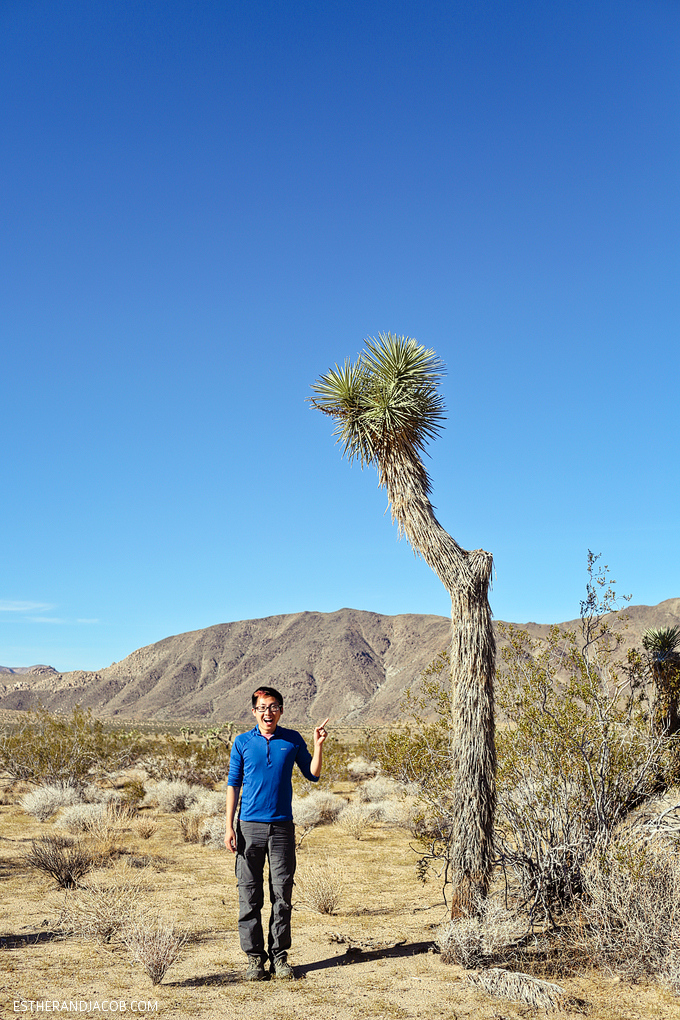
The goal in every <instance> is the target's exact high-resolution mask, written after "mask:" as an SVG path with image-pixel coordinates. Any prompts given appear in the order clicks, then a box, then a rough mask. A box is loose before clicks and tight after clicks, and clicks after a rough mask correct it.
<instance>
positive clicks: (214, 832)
mask: <svg viewBox="0 0 680 1020" xmlns="http://www.w3.org/2000/svg"><path fill="white" fill-rule="evenodd" d="M226 834H227V819H226V816H225V815H213V816H212V817H211V818H205V819H204V820H203V823H202V825H201V843H203V844H204V845H205V846H207V847H210V848H211V849H212V850H226V849H227V848H226V846H225V843H224V838H225V836H226Z"/></svg>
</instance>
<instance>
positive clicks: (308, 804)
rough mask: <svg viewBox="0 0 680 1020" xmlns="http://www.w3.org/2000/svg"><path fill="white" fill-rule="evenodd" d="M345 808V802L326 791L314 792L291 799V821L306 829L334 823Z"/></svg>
mask: <svg viewBox="0 0 680 1020" xmlns="http://www.w3.org/2000/svg"><path fill="white" fill-rule="evenodd" d="M346 807H347V801H346V800H344V798H343V797H338V796H337V795H336V794H334V793H329V792H328V791H327V790H314V791H313V792H312V793H309V794H307V796H306V797H293V820H294V822H295V824H296V825H299V826H301V827H302V828H308V827H310V826H314V825H328V824H331V823H332V822H334V821H335V820H336V819H337V818H338V816H339V815H340V813H341V812H342V811H343V810H344V808H346Z"/></svg>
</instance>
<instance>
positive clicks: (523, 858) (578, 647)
mask: <svg viewBox="0 0 680 1020" xmlns="http://www.w3.org/2000/svg"><path fill="white" fill-rule="evenodd" d="M596 559H597V558H596V557H593V556H592V554H591V556H590V558H589V582H588V585H587V598H586V600H585V601H584V602H583V603H582V607H581V634H580V637H578V638H577V635H576V634H574V633H568V632H562V631H560V630H559V628H557V627H553V628H551V630H550V633H549V635H548V637H547V639H546V641H545V642H544V643H543V644H542V645H538V644H537V643H536V642H533V641H531V640H530V638H529V636H528V634H527V633H526V632H525V631H522V630H520V629H517V628H513V627H510V628H508V629H507V630H506V635H507V637H508V642H509V643H508V646H507V647H506V648H505V649H504V650H503V666H504V668H503V669H502V670H501V672H500V675H499V683H498V701H499V704H500V706H501V708H502V709H503V711H504V714H505V717H506V719H507V720H508V722H509V724H510V725H509V726H508V727H506V728H504V729H502V730H500V731H499V733H498V734H497V753H498V812H497V819H496V844H497V848H498V851H499V855H500V862H501V864H502V867H503V868H504V870H505V874H506V879H508V880H509V889H510V891H511V892H512V894H513V895H514V896H516V897H517V898H518V900H519V901H520V902H521V903H523V905H524V906H526V907H527V908H528V909H529V910H530V911H531V913H532V914H533V915H534V916H541V915H546V916H548V917H550V918H553V917H554V916H555V914H556V913H560V912H563V911H564V910H566V909H568V908H569V906H570V905H571V904H572V903H573V902H574V901H575V900H577V899H580V898H581V897H582V896H583V892H584V885H583V882H584V878H583V869H584V867H585V864H586V862H587V861H588V860H589V859H590V858H591V856H592V854H593V852H594V850H595V849H596V848H598V847H601V846H606V845H607V844H608V842H609V841H610V840H611V839H612V838H613V835H614V833H615V831H616V829H617V827H618V826H620V824H621V823H622V822H623V820H624V819H626V817H627V816H628V815H629V814H630V813H631V812H632V811H633V810H634V809H635V808H636V807H637V806H638V805H639V804H640V803H642V801H644V800H645V798H647V797H649V796H650V795H652V794H653V793H655V792H657V791H658V790H659V789H660V788H662V787H663V786H664V785H665V783H666V782H667V777H669V776H670V774H671V769H672V764H673V744H674V738H668V737H666V736H665V735H659V734H657V733H656V732H655V729H654V725H653V721H652V713H651V710H650V706H649V704H648V701H647V699H646V694H645V691H644V689H643V688H641V687H640V686H639V685H638V684H636V682H635V680H636V677H635V675H632V674H631V673H630V671H628V670H627V669H626V664H625V663H622V662H621V660H620V658H619V657H617V654H616V652H617V648H618V644H619V638H618V637H617V635H616V634H615V633H614V632H613V631H612V629H611V623H610V620H611V616H609V618H607V615H608V614H612V613H613V612H615V611H616V602H615V593H614V590H613V587H612V586H611V584H609V582H608V580H607V568H606V567H605V568H602V569H601V570H598V569H596V566H595V563H596ZM603 588H604V589H606V590H605V591H604V592H601V589H603ZM558 671H561V675H562V676H564V675H566V680H565V681H564V682H561V683H560V682H558Z"/></svg>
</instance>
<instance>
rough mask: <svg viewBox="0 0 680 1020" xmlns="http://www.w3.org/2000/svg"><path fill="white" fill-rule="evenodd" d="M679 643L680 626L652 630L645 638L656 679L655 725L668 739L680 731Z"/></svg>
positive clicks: (644, 642) (645, 646)
mask: <svg viewBox="0 0 680 1020" xmlns="http://www.w3.org/2000/svg"><path fill="white" fill-rule="evenodd" d="M679 644H680V627H650V628H649V629H648V630H646V631H645V632H644V634H643V635H642V647H643V648H644V650H645V651H646V652H647V654H648V656H649V660H650V661H649V664H650V667H651V670H652V677H653V678H654V709H653V715H654V724H655V727H656V730H657V732H658V733H665V734H667V735H668V736H670V735H671V734H673V733H675V732H677V730H678V729H680V719H679V718H678V695H679V694H680V667H679V663H678V655H677V652H676V648H677V647H678V645H679Z"/></svg>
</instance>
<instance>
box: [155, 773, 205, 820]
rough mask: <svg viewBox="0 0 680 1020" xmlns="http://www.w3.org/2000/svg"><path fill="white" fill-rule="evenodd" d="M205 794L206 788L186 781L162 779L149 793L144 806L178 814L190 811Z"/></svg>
mask: <svg viewBox="0 0 680 1020" xmlns="http://www.w3.org/2000/svg"><path fill="white" fill-rule="evenodd" d="M204 792H205V788H204V787H202V786H198V785H195V784H191V783H187V782H186V781H185V780H184V779H161V780H159V782H157V783H156V784H155V786H153V787H151V789H150V790H149V791H148V793H147V794H146V796H145V798H144V800H143V801H142V805H143V806H144V807H149V806H151V805H153V804H155V805H156V806H157V807H158V808H159V810H160V811H164V812H166V813H167V814H177V813H178V812H180V811H188V810H189V808H190V807H191V806H192V805H193V804H195V803H196V801H197V800H198V798H199V796H200V795H201V794H203V793H204Z"/></svg>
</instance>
